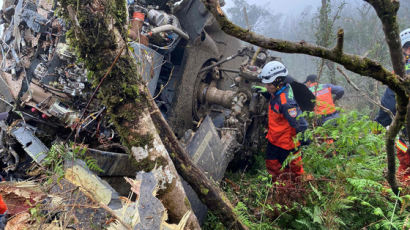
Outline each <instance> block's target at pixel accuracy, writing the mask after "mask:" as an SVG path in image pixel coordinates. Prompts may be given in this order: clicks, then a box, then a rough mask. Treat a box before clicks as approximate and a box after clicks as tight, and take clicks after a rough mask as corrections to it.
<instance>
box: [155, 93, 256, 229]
mask: <svg viewBox="0 0 410 230" xmlns="http://www.w3.org/2000/svg"><path fill="white" fill-rule="evenodd" d="M150 110H151V117H152V119H153V120H154V122H155V125H156V127H157V129H159V134H160V136H161V139H162V141H163V142H164V144H165V146H166V148H167V150H168V152H169V153H171V154H170V156H171V158H172V160H173V162H174V164H175V167H176V168H177V170H178V172H179V173H180V174H181V176H182V177H183V178H184V179H185V180H186V181H187V182H188V183H189V184H190V185H191V187H192V188H193V189H194V190H195V192H196V194H197V195H198V197H199V199H200V200H201V201H202V202H203V203H204V204H206V206H207V207H208V208H209V209H210V210H211V211H212V212H213V213H214V214H215V215H217V216H218V217H219V219H220V220H221V221H222V223H224V225H225V226H226V227H227V229H248V228H247V227H246V226H245V225H244V224H243V223H242V222H241V221H240V220H239V219H238V216H237V215H236V214H235V213H234V212H233V207H232V205H231V204H230V202H229V200H228V199H227V198H226V197H225V194H224V193H223V192H222V191H221V190H220V189H219V187H218V186H217V185H215V184H214V183H213V182H212V181H211V180H209V179H208V178H207V177H206V176H205V174H204V173H203V172H202V170H201V169H200V168H199V167H198V166H196V165H195V164H194V163H193V162H192V160H191V158H190V157H189V155H188V153H187V152H186V151H185V149H184V148H183V147H181V145H180V144H179V142H178V139H177V138H176V136H175V135H174V132H173V131H172V130H171V128H170V126H169V125H168V123H167V121H166V120H165V119H164V117H163V116H162V114H161V112H160V110H159V109H158V107H157V105H156V104H155V103H154V101H153V100H150Z"/></svg>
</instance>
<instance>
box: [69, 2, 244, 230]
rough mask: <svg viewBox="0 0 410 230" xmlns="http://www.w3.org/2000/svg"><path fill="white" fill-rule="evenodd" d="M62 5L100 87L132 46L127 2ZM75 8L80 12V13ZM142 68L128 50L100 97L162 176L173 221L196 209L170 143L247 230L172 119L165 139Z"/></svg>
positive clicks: (207, 196)
mask: <svg viewBox="0 0 410 230" xmlns="http://www.w3.org/2000/svg"><path fill="white" fill-rule="evenodd" d="M61 3H62V9H63V12H64V16H65V17H66V18H68V19H69V20H70V21H71V23H72V25H73V27H72V29H71V31H69V32H67V35H68V39H69V40H70V41H72V44H73V45H74V46H75V48H76V49H77V51H78V54H79V56H80V58H82V59H83V60H84V63H85V67H86V68H87V69H88V70H89V71H91V75H92V77H93V83H94V85H97V84H99V83H100V82H101V81H102V80H103V77H102V76H103V75H104V73H105V71H106V67H107V66H110V65H111V64H112V62H113V60H114V57H115V56H116V54H118V53H119V52H120V50H122V47H126V42H125V41H126V39H127V38H126V37H127V35H126V32H127V29H126V26H125V25H126V22H127V19H128V15H127V9H126V2H125V1H123V0H104V1H90V2H87V3H85V4H84V5H82V6H81V7H79V6H78V5H76V4H77V3H78V2H77V1H72V0H62V1H61ZM74 8H75V9H78V11H77V12H75V11H74V10H73V9H74ZM65 9H67V11H66V10H65ZM138 67H140V66H137V64H136V63H135V60H134V59H133V58H131V57H130V55H127V52H124V53H122V54H121V56H120V57H119V59H118V61H116V63H115V65H114V67H113V68H112V71H111V73H110V74H109V75H108V78H107V79H106V80H105V81H104V82H102V84H101V87H100V91H99V93H98V97H99V99H100V100H101V101H102V103H103V104H104V105H105V106H106V107H107V113H108V114H110V117H111V122H112V123H113V124H114V125H115V127H116V130H117V131H118V133H119V135H120V137H121V140H122V143H123V144H124V145H125V146H127V147H128V149H130V152H131V153H132V155H133V157H134V159H135V167H137V168H138V170H144V171H146V172H147V171H153V172H154V174H155V175H156V177H157V179H158V181H159V184H160V188H159V191H158V194H159V198H160V199H161V201H162V203H163V205H164V206H165V208H166V209H167V210H168V214H169V217H170V220H171V221H172V222H173V223H178V222H179V220H180V219H181V218H182V217H183V215H184V214H185V213H186V212H187V211H188V210H190V209H191V207H190V203H189V201H188V199H187V197H186V195H185V192H184V190H183V188H182V185H181V182H180V180H179V177H178V174H177V172H176V170H175V168H174V165H173V163H172V161H171V159H170V157H169V154H168V152H167V150H166V149H165V147H164V144H166V146H167V148H168V150H169V151H170V153H171V156H172V159H173V160H174V163H175V165H176V166H177V168H178V170H179V171H180V172H181V175H182V176H183V177H184V179H185V180H186V181H187V182H188V183H190V185H191V186H192V187H193V188H194V190H195V191H196V192H197V193H198V196H199V197H200V198H201V200H202V201H203V202H204V203H205V204H206V205H207V206H208V208H209V209H210V210H212V211H214V213H215V214H216V215H217V216H219V217H220V219H221V220H224V223H225V224H226V225H227V227H228V228H229V229H231V228H234V229H247V228H246V227H245V226H244V225H243V224H242V223H241V222H240V221H239V220H238V218H237V216H236V215H235V214H234V212H233V208H232V206H231V205H230V203H229V201H228V199H226V198H225V197H224V194H223V193H222V192H221V191H220V190H219V189H218V187H217V186H215V185H214V184H213V183H211V181H210V180H209V179H208V178H206V177H205V175H204V174H203V173H202V171H201V170H200V169H199V168H198V167H196V166H195V165H193V163H192V162H191V161H190V158H189V157H188V155H187V154H186V153H185V151H184V150H183V149H182V148H180V146H179V144H178V141H177V140H176V138H175V136H174V135H173V132H172V131H171V129H170V128H169V126H168V124H167V123H166V122H163V123H160V124H161V125H159V126H157V128H158V130H160V132H159V134H161V138H163V139H162V140H161V139H160V136H159V135H158V131H157V129H156V128H155V126H154V123H153V121H152V119H151V114H150V111H149V106H150V103H153V100H152V98H151V97H150V96H149V92H148V90H147V88H146V86H145V84H144V82H143V81H142V80H141V76H137V75H136V74H135V73H141V71H139V69H138ZM140 68H142V67H140ZM154 105H155V104H154ZM151 106H152V105H151ZM152 117H153V118H155V119H156V122H157V124H158V120H163V117H162V115H161V113H160V112H159V110H157V111H155V112H153V115H152ZM164 134H166V135H164ZM164 137H167V138H164ZM163 142H164V143H163ZM175 146H176V147H175ZM187 226H188V228H189V229H199V228H200V227H199V224H198V221H197V219H196V217H195V215H192V216H191V219H190V221H189V223H188V225H187Z"/></svg>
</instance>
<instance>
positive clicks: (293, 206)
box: [203, 112, 410, 229]
mask: <svg viewBox="0 0 410 230" xmlns="http://www.w3.org/2000/svg"><path fill="white" fill-rule="evenodd" d="M306 117H307V118H308V119H314V118H313V115H311V114H307V115H306ZM377 132H380V127H378V126H377V124H376V123H374V122H373V121H371V120H370V119H369V118H368V117H366V116H362V115H360V114H359V113H358V112H350V113H348V114H342V115H341V117H340V118H338V119H335V120H333V121H331V122H327V123H325V124H324V125H323V126H322V127H313V128H310V129H309V130H308V131H307V132H306V133H305V136H307V137H309V138H310V139H311V140H312V143H311V144H310V145H308V146H304V147H302V157H303V162H304V169H305V173H306V174H307V175H312V176H313V179H311V178H309V177H305V178H301V180H300V181H299V182H298V183H293V182H291V181H280V182H278V181H276V182H272V180H271V177H270V175H269V174H268V173H267V172H266V169H265V163H264V151H261V152H260V153H258V154H256V155H255V156H254V158H255V161H254V164H253V165H252V166H251V169H250V170H248V171H247V172H235V173H227V174H226V178H225V179H224V180H223V182H222V183H221V187H222V188H223V189H224V191H225V192H226V193H227V195H228V197H229V198H230V200H231V202H232V203H233V204H234V205H235V212H236V213H237V214H238V216H239V218H240V219H241V220H242V221H243V223H244V224H245V225H246V226H248V227H249V228H250V229H410V227H409V226H410V211H409V208H408V207H409V204H410V195H409V191H408V190H409V188H402V190H401V195H400V196H396V195H394V194H393V192H392V191H391V189H390V187H389V186H388V184H387V182H386V180H385V178H384V173H385V172H384V171H385V168H386V162H387V160H386V154H385V149H384V148H385V147H384V131H383V130H381V132H380V133H379V134H375V133H377ZM307 178H309V179H307ZM203 229H224V227H223V225H222V224H221V223H220V222H219V221H218V220H217V218H216V217H215V216H214V215H213V214H212V213H208V220H207V222H206V223H205V224H204V226H203Z"/></svg>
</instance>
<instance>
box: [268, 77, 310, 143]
mask: <svg viewBox="0 0 410 230" xmlns="http://www.w3.org/2000/svg"><path fill="white" fill-rule="evenodd" d="M300 114H302V111H301V110H300V108H299V106H298V105H297V103H296V101H295V100H294V99H293V92H292V89H291V88H290V87H289V86H288V85H286V86H285V87H284V88H282V89H281V90H280V91H279V92H277V93H276V94H275V96H272V97H271V98H270V101H269V112H268V119H269V121H268V134H267V135H266V138H267V139H268V140H269V142H270V143H271V144H272V145H275V146H277V147H280V148H283V149H285V150H291V149H294V148H295V147H297V146H299V145H300V144H299V142H297V143H296V145H295V142H294V140H293V138H295V137H296V133H298V132H302V131H305V130H306V129H307V126H308V125H307V122H306V120H305V119H304V118H303V117H299V118H298V116H299V115H300Z"/></svg>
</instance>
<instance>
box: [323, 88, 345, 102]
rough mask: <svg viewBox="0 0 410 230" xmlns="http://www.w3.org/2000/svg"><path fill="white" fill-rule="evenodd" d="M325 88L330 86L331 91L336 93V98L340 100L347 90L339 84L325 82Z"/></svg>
mask: <svg viewBox="0 0 410 230" xmlns="http://www.w3.org/2000/svg"><path fill="white" fill-rule="evenodd" d="M323 88H330V89H331V93H332V94H333V95H335V98H334V99H335V100H339V99H340V98H342V97H343V95H344V93H345V90H344V89H343V87H342V86H338V85H332V84H323Z"/></svg>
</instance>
